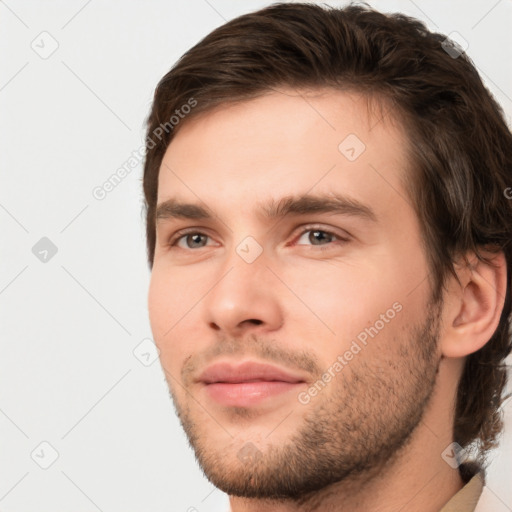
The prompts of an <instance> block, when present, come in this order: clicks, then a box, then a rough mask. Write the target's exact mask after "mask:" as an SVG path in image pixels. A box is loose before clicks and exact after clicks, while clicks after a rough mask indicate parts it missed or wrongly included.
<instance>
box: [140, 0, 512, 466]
mask: <svg viewBox="0 0 512 512" xmlns="http://www.w3.org/2000/svg"><path fill="white" fill-rule="evenodd" d="M281 86H288V87H293V88H295V87H297V88H298V87H312V88H315V87H321V88H324V87H334V88H336V89H339V90H347V91H350V90H352V91H354V90H355V91H358V92H363V93H366V94H368V96H379V97H381V98H382V99H383V100H385V101H386V102H387V104H390V105H392V106H393V109H392V113H393V115H395V116H397V117H398V118H399V119H400V121H401V122H402V124H403V126H404V127H406V128H407V133H408V138H409V143H410V144H409V146H410V156H411V161H412V163H413V166H412V167H413V169H412V170H411V171H410V172H409V175H408V183H407V184H406V185H407V187H408V191H409V194H410V197H411V198H413V200H414V201H413V204H414V207H415V209H416V212H417V214H418V218H419V220H420V223H421V226H422V235H423V242H424V249H425V252H426V254H427V256H428V260H429V267H430V271H431V277H432V286H433V289H434V293H435V294H436V295H435V296H436V297H437V298H438V299H439V298H440V297H441V295H442V293H441V292H442V288H443V285H444V283H445V282H446V276H447V274H448V273H452V274H454V266H453V264H454V262H455V260H456V259H457V258H459V257H461V256H464V255H466V254H468V253H471V252H473V253H475V254H476V255H477V256H478V257H479V258H480V259H482V260H484V261H486V260H485V258H484V256H483V255H482V254H481V251H480V249H482V248H486V249H489V250H491V251H495V252H501V251H502V252H504V254H505V258H506V262H507V270H508V272H507V291H506V297H505V305H504V309H503V311H502V315H501V319H500V322H499V326H498V328H497V330H496V331H495V333H494V335H493V336H492V338H491V339H490V340H489V342H488V343H487V344H486V345H485V346H484V347H482V348H481V349H480V350H478V351H477V352H475V353H473V354H471V355H469V356H468V357H467V359H466V363H465V368H464V371H463V375H462V377H461V380H460V383H459V387H458V395H457V403H456V407H455V421H454V427H453V440H454V441H456V442H457V443H459V444H460V445H461V446H462V447H468V446H469V445H470V444H473V446H476V447H477V448H478V453H479V456H480V460H481V462H484V454H485V452H486V451H487V450H489V449H490V448H493V447H495V446H496V444H497V438H498V435H499V434H500V432H501V430H502V428H503V422H502V411H501V410H500V407H501V404H502V402H503V400H504V398H506V397H503V396H502V395H503V390H504V387H505V384H506V381H507V367H506V365H505V364H504V359H505V358H506V356H507V355H508V354H509V353H510V351H511V348H512V347H511V339H510V338H511V336H510V332H509V329H510V322H511V318H510V312H511V273H510V269H511V263H512V251H511V244H510V241H511V239H512V200H510V199H508V198H507V197H505V196H506V193H505V191H506V190H512V189H510V188H508V187H510V186H511V185H512V134H511V133H510V130H509V129H508V127H507V125H506V122H505V120H504V115H503V111H502V109H501V107H500V106H499V105H498V103H497V102H496V101H495V100H494V99H493V97H492V95H491V94H490V92H489V91H488V90H487V89H486V87H485V86H484V85H483V83H482V80H481V79H480V77H479V75H478V73H477V71H476V69H475V67H474V65H473V63H472V61H471V60H470V59H469V58H468V57H467V55H466V54H465V53H461V52H460V51H459V50H458V48H457V47H456V46H453V45H451V44H450V41H449V40H448V39H447V38H446V36H444V35H442V34H438V33H432V32H430V31H429V30H428V29H427V28H426V26H425V24H424V23H422V22H420V21H418V20H415V19H413V18H410V17H407V16H405V15H403V14H398V13H396V14H383V13H380V12H377V11H375V10H373V9H371V8H370V7H369V6H361V5H349V6H347V7H344V8H332V7H329V6H320V5H314V4H307V3H291V4H287V3H277V4H273V5H271V6H269V7H266V8H264V9H261V10H259V11H257V12H254V13H250V14H246V15H243V16H240V17H238V18H235V19H233V20H231V21H229V22H228V23H226V24H225V25H223V26H221V27H219V28H217V29H216V30H214V31H213V32H211V33H210V34H209V35H207V36H206V37H205V38H204V39H203V40H201V41H200V42H199V43H198V44H196V45H195V46H194V47H193V48H191V49H190V50H189V51H188V52H186V53H185V54H184V55H183V56H182V57H181V59H180V60H179V61H178V62H177V63H176V65H175V66H174V67H173V68H172V69H171V70H170V71H169V72H168V73H167V74H166V75H165V76H164V77H163V78H162V80H161V81H160V82H159V84H158V86H157V88H156V91H155V97H154V103H153V107H152V109H151V112H150V115H149V118H148V131H147V138H146V141H147V155H146V161H145V168H144V179H143V180H144V181H143V183H144V195H145V209H146V235H147V251H148V262H149V266H150V268H152V265H153V259H154V251H155V241H156V233H155V218H154V216H155V207H156V201H157V192H158V173H159V169H160V165H161V163H162V159H163V156H164V153H165V151H166V149H167V147H168V145H169V143H170V142H171V140H172V137H173V136H174V134H175V133H176V132H177V130H178V129H179V128H180V127H181V126H182V125H183V123H184V122H186V121H187V120H188V119H190V118H192V117H194V116H197V115H198V114H200V113H201V112H205V111H208V110H211V109H212V108H214V107H216V106H219V105H222V104H227V103H232V102H235V101H245V100H248V99H251V98H255V97H257V96H259V95H261V94H265V93H268V92H269V91H270V90H272V89H274V88H276V87H281ZM191 98H193V101H194V104H195V106H194V108H193V109H192V110H191V111H190V109H188V110H189V111H190V113H189V114H188V115H187V116H186V117H185V119H184V120H183V121H180V123H179V124H177V125H174V124H173V125H172V126H171V125H170V124H169V119H170V118H171V116H173V113H174V112H176V110H177V109H179V108H180V107H181V106H183V105H186V104H190V101H191ZM171 124H172V123H171ZM162 127H164V128H165V129H164V130H162ZM155 131H156V132H157V133H159V136H158V137H155ZM164 132H165V133H164ZM156 139H158V140H156ZM413 171H414V172H413Z"/></svg>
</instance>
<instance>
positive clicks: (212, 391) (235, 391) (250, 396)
mask: <svg viewBox="0 0 512 512" xmlns="http://www.w3.org/2000/svg"><path fill="white" fill-rule="evenodd" d="M301 384H304V383H300V382H283V381H257V382H237V383H228V382H215V383H214V384H207V385H206V392H207V393H208V395H209V396H210V398H212V399H213V400H215V401H216V402H218V403H220V404H222V405H227V406H232V407H248V406H251V405H256V404H259V403H260V402H263V401H264V400H265V399H267V398H270V397H275V396H277V395H281V394H283V393H286V392H288V391H291V390H297V388H298V387H299V386H300V385H301Z"/></svg>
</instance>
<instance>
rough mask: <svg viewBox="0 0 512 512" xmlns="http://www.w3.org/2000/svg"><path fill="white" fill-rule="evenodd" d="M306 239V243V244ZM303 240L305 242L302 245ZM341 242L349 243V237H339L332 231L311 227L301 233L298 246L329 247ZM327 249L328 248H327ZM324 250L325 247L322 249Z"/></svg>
mask: <svg viewBox="0 0 512 512" xmlns="http://www.w3.org/2000/svg"><path fill="white" fill-rule="evenodd" d="M304 239H305V242H304ZM301 240H303V242H302V243H301ZM336 240H338V241H340V242H342V243H343V242H348V238H347V237H342V236H341V235H337V234H336V233H333V232H332V231H329V230H326V229H321V228H319V227H312V226H309V227H308V228H307V229H304V230H303V231H302V232H301V235H300V237H299V238H298V240H297V242H296V244H298V245H308V244H310V245H314V246H325V245H327V246H329V245H333V244H332V242H334V241H336ZM326 248H327V247H326ZM322 249H323V247H322Z"/></svg>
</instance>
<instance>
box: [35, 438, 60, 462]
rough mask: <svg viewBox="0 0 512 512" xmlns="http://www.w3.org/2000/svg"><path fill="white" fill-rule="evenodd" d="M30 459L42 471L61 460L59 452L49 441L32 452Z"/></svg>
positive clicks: (40, 444)
mask: <svg viewBox="0 0 512 512" xmlns="http://www.w3.org/2000/svg"><path fill="white" fill-rule="evenodd" d="M30 457H31V458H32V460H33V461H34V462H35V463H36V464H37V465H38V466H39V467H40V468H41V469H48V468H49V467H50V466H51V465H52V464H53V463H54V462H55V461H56V460H57V459H58V458H59V452H58V451H57V450H56V449H55V448H54V447H53V446H52V445H51V444H50V443H49V442H48V441H43V442H41V443H39V444H38V445H37V446H36V447H35V448H34V449H33V450H32V453H31V454H30Z"/></svg>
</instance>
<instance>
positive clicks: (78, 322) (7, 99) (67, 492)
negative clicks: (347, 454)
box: [0, 0, 512, 512]
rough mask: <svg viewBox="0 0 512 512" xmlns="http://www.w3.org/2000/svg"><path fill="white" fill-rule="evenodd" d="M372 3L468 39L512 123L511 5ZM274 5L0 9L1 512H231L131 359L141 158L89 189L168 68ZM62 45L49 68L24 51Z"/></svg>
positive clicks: (499, 492)
mask: <svg viewBox="0 0 512 512" xmlns="http://www.w3.org/2000/svg"><path fill="white" fill-rule="evenodd" d="M370 3H371V5H373V6H374V7H377V8H379V9H381V10H383V11H401V12H404V13H406V14H409V15H412V16H414V17H417V18H420V19H422V20H424V21H426V22H427V25H428V27H429V28H430V29H434V30H436V31H440V32H442V33H445V34H449V33H451V32H453V31H457V32H459V33H460V34H462V36H463V37H464V39H466V40H467V42H468V43H469V47H468V50H467V53H468V54H469V55H470V57H471V58H472V59H473V61H474V62H475V64H476V65H477V67H478V69H479V71H480V72H481V75H482V77H483V78H484V80H485V82H486V83H487V85H488V87H489V88H490V90H491V91H492V93H493V94H494V95H495V97H496V98H497V100H498V101H499V103H500V104H501V105H502V106H503V108H504V109H505V111H506V113H507V118H508V120H509V125H510V119H511V113H512V99H511V98H512V65H511V63H512V36H511V27H512V2H511V1H510V0H501V1H495V0H492V1H479V2H477V1H473V2H465V1H457V2H455V1H452V2H450V3H448V2H444V1H441V0H439V1H431V2H426V1H420V0H415V1H412V0H403V1H380V2H379V1H375V2H370ZM268 4H270V2H263V1H256V0H252V1H246V2H235V1H234V0H209V1H206V0H189V1H187V2H177V1H164V0H160V1H153V2H147V1H146V2H144V1H141V0H140V1H125V2H120V1H117V2H114V1H110V2H106V1H105V0H103V1H102V0H89V1H87V0H73V1H69V0H67V1H46V2H36V1H34V0H32V1H28V0H27V1H24V2H20V1H16V0H6V1H3V2H0V51H1V55H2V61H1V65H0V109H1V110H0V112H1V115H0V130H1V131H0V158H1V161H0V173H1V180H2V181H1V183H2V186H1V188H0V229H1V233H2V237H1V238H2V242H1V251H0V254H1V258H2V259H1V265H0V325H1V336H0V343H1V357H0V446H1V450H0V461H1V462H0V510H1V511H3V512H12V511H16V512H22V511H26V512H42V511H48V512H50V511H51V512H59V511H70V510H73V511H74V512H81V511H97V510H100V511H103V512H121V511H123V512H128V511H152V512H153V511H154V512H157V511H187V510H194V509H192V508H191V507H195V509H196V510H199V511H213V510H222V508H223V507H224V508H225V507H226V504H227V497H226V496H225V495H224V494H223V493H221V492H220V491H219V490H216V489H215V488H214V487H213V486H212V485H211V484H210V483H209V482H208V481H207V480H206V479H205V478H204V477H203V476H202V473H201V471H200V469H199V468H198V466H197V464H196V462H195V459H194V456H193V453H192V451H191V449H190V448H189V447H188V444H187V441H186V439H185V436H184V434H183V433H182V431H181V428H180V426H179V423H178V420H177V418H176V416H175V413H174V409H173V406H172V403H171V401H170V398H169V395H168V391H167V386H166V384H165V381H164V376H163V373H162V371H161V369H160V367H159V363H158V361H156V362H155V363H154V364H152V365H150V366H145V365H144V364H143V363H142V362H141V361H140V360H139V359H137V358H136V357H135V355H134V353H133V351H134V349H135V348H136V347H137V346H138V345H139V344H140V343H141V342H142V340H144V339H145V338H151V331H150V326H149V321H148V315H147V303H146V298H147V287H148V282H149V270H148V267H147V264H146V252H145V238H144V237H145V234H144V224H143V215H142V187H141V177H142V162H140V163H139V164H138V165H136V166H135V168H134V169H133V171H132V172H131V173H130V174H128V176H127V177H126V178H125V179H124V180H123V181H122V182H121V183H120V184H119V185H118V186H117V187H116V188H115V189H114V190H113V191H111V192H110V193H109V194H108V195H107V196H106V197H105V198H104V199H103V200H97V199H95V198H94V197H93V195H92V191H93V189H94V188H95V187H97V186H101V185H102V184H103V183H104V182H105V181H106V180H107V179H108V178H109V177H110V176H111V175H112V174H113V173H114V172H115V171H116V170H117V169H118V168H119V167H121V166H122V165H123V164H125V162H126V161H127V160H128V159H129V158H130V156H131V155H132V154H133V152H134V151H137V150H138V149H139V148H140V147H141V145H142V142H143V139H144V122H145V119H146V116H147V114H148V111H149V108H150V104H151V100H152V96H153V91H154V87H155V86H156V84H157V82H158V80H159V79H160V78H161V76H163V74H165V73H166V72H167V71H168V70H169V69H170V67H171V66H172V65H173V64H174V63H175V61H176V60H177V59H178V58H179V57H180V56H181V55H182V54H183V53H184V52H185V51H186V50H187V49H188V48H190V47H191V46H192V45H193V44H195V43H196V42H197V41H198V40H199V39H201V38H202V37H204V36H205V35H206V34H207V33H208V32H210V31H211V30H212V29H214V28H215V27H217V26H219V25H221V24H223V23H224V22H225V21H227V20H229V19H231V18H233V17H235V16H237V15H239V14H243V13H246V12H249V11H251V10H255V9H258V8H261V7H263V6H265V5H268ZM330 4H331V5H342V2H330ZM44 31H46V32H48V34H50V35H42V36H40V34H41V32H44ZM42 38H45V39H43V43H41V39H42ZM33 41H34V43H33ZM52 41H56V42H52ZM57 43H58V48H57V50H56V51H55V52H54V53H53V54H52V55H51V56H49V57H48V58H46V59H43V58H41V57H40V56H39V55H38V53H36V51H34V49H33V48H32V47H31V45H34V46H36V48H37V45H39V51H43V49H42V48H41V47H42V46H43V45H44V48H45V51H49V49H51V45H52V44H55V45H56V44H57ZM139 158H140V157H139ZM510 185H511V186H512V177H511V183H510ZM42 237H47V238H49V239H50V240H51V241H52V242H53V244H55V246H56V247H57V250H58V252H57V253H56V255H55V256H53V257H52V258H51V259H49V261H47V262H46V263H43V262H41V261H40V260H39V259H38V258H36V256H35V255H34V254H33V252H32V248H33V246H34V245H35V244H36V243H37V242H38V241H39V240H40V239H41V238H42ZM144 350H145V348H144V345H143V346H142V349H139V352H137V351H136V353H139V354H140V353H142V352H144ZM141 357H142V359H143V360H144V357H143V356H141ZM506 411H507V415H506V419H507V428H506V433H505V436H504V438H503V441H502V446H501V448H500V449H499V450H497V451H496V452H495V453H493V454H492V457H493V463H492V466H491V468H490V472H489V475H488V486H489V490H488V491H486V494H487V498H486V499H487V500H488V502H489V503H490V504H491V505H489V507H490V508H489V510H493V512H501V511H506V510H512V488H511V486H510V485H507V482H510V475H511V473H512V462H511V460H512V412H511V411H512V407H511V406H510V401H509V405H508V407H507V409H506ZM41 442H47V443H49V444H50V445H51V446H52V447H53V449H54V450H56V452H57V453H58V458H57V460H56V461H55V462H54V463H53V464H52V465H51V466H50V467H49V468H48V469H42V468H41V467H40V464H42V465H44V464H49V463H50V462H51V457H52V448H50V447H48V445H40V443H41ZM31 454H32V456H31ZM36 461H37V462H38V463H39V464H38V463H36ZM507 473H508V474H507Z"/></svg>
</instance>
